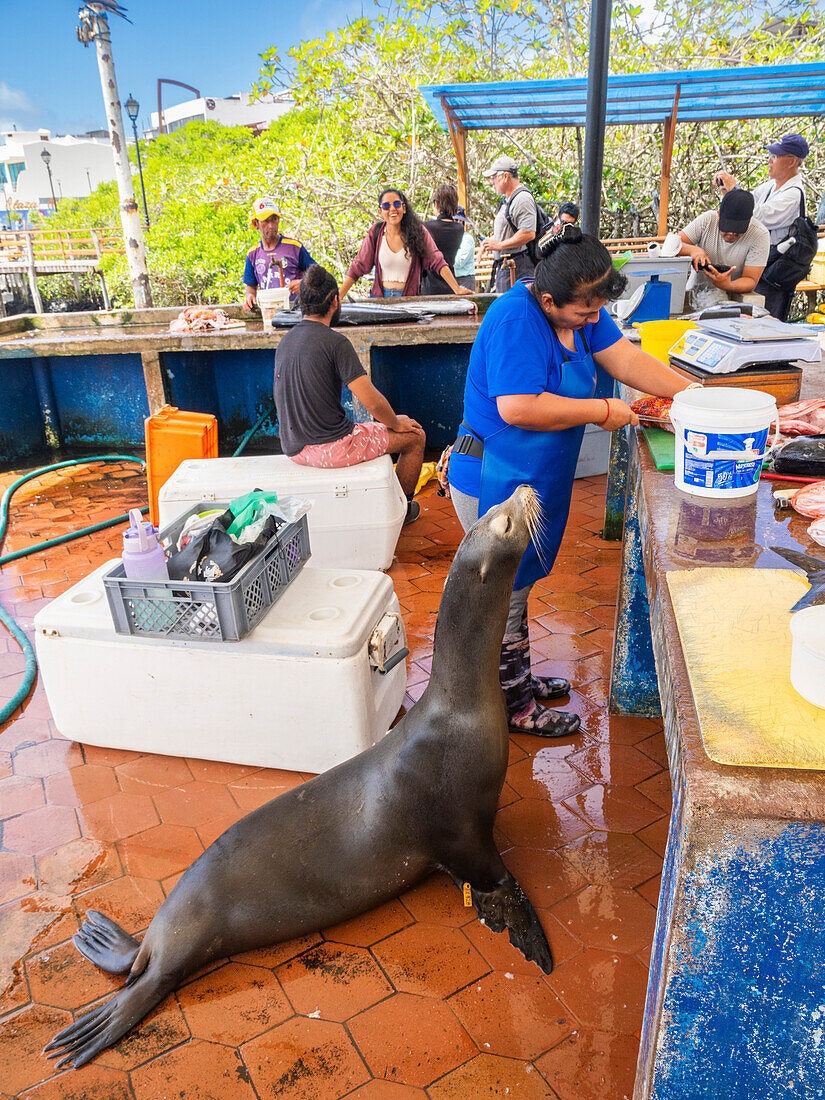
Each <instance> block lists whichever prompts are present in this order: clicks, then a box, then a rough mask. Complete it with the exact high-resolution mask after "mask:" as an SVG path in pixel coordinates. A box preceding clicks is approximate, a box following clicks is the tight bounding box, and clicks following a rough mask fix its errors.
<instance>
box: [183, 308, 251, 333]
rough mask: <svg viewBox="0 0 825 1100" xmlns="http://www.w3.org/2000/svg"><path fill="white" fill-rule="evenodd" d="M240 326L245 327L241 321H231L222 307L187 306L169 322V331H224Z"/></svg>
mask: <svg viewBox="0 0 825 1100" xmlns="http://www.w3.org/2000/svg"><path fill="white" fill-rule="evenodd" d="M240 328H246V325H245V324H244V322H243V321H233V320H232V319H231V318H230V317H227V315H226V314H225V313H224V311H223V310H222V309H213V308H212V307H211V306H187V307H186V309H182V310H181V311H180V313H179V314H178V315H177V317H176V318H175V319H174V321H170V322H169V331H170V332H190V333H191V332H225V331H226V330H227V329H240Z"/></svg>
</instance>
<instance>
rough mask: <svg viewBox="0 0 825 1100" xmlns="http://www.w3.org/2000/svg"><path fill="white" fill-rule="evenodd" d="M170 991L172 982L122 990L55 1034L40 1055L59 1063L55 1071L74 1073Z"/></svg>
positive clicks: (143, 983)
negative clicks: (66, 1068)
mask: <svg viewBox="0 0 825 1100" xmlns="http://www.w3.org/2000/svg"><path fill="white" fill-rule="evenodd" d="M172 988H174V982H173V983H172V984H171V985H170V984H169V983H168V982H164V983H163V985H161V984H160V983H159V982H157V981H155V982H152V981H148V980H145V981H143V982H140V983H138V984H136V985H133V986H130V987H127V986H124V987H123V988H122V989H120V990H118V992H117V993H116V994H115V995H114V997H112V998H111V1000H108V1001H106V1003H105V1004H102V1005H99V1006H98V1007H97V1008H95V1009H93V1010H92V1011H91V1012H88V1013H87V1014H86V1015H85V1016H81V1017H80V1019H79V1020H75V1022H74V1023H73V1024H69V1026H68V1027H65V1028H64V1029H63V1030H62V1031H60V1032H58V1034H57V1035H55V1037H54V1038H53V1039H52V1041H51V1042H50V1043H49V1045H48V1046H47V1047H46V1048H45V1049H44V1051H43V1053H44V1054H45V1055H46V1056H47V1057H48V1058H59V1059H60V1061H59V1062H58V1063H57V1066H56V1068H57V1069H61V1068H62V1067H63V1066H65V1065H68V1064H71V1065H72V1066H73V1067H74V1068H75V1069H79V1068H80V1067H81V1066H85V1065H86V1063H87V1062H90V1061H91V1060H92V1058H94V1057H95V1055H97V1054H99V1053H100V1052H101V1051H102V1050H105V1049H106V1048H107V1047H110V1046H112V1045H113V1044H114V1043H116V1042H117V1041H118V1039H121V1038H122V1037H123V1036H124V1035H125V1034H126V1032H127V1031H131V1029H132V1028H133V1027H134V1026H135V1024H137V1023H139V1022H140V1021H141V1020H142V1019H143V1017H144V1016H145V1015H146V1014H147V1013H148V1012H149V1011H150V1010H151V1009H153V1008H154V1007H155V1005H156V1004H159V1003H160V1001H162V1000H163V998H164V997H165V996H166V994H167V993H168V992H169V990H170V989H172Z"/></svg>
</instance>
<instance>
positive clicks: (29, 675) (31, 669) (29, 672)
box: [0, 455, 149, 726]
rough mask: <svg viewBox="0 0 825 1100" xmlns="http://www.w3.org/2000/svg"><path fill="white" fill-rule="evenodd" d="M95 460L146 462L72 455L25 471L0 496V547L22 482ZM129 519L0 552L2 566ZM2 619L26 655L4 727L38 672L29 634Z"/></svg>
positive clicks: (3, 615) (0, 710)
mask: <svg viewBox="0 0 825 1100" xmlns="http://www.w3.org/2000/svg"><path fill="white" fill-rule="evenodd" d="M92 462H136V463H138V464H139V465H140V466H145V465H146V463H145V462H144V460H143V459H142V458H135V456H134V455H94V456H93V457H91V458H72V459H69V460H68V461H66V462H56V463H55V464H54V465H52V466H41V467H40V468H39V469H38V470H32V471H31V473H28V474H25V475H24V476H23V477H20V478H18V479H17V481H14V482H12V484H11V485H10V486H9V487H8V489H6V491H5V492H4V493H3V496H2V498H0V547H2V545H3V539H4V538H5V536H6V527H7V526H8V522H9V501H10V500H11V498H12V496H13V494H14V493H15V492H16V491H17V490H18V489H19V488H20V486H21V485H25V483H26V482H27V481H32V480H33V479H34V478H36V477H42V475H43V474H48V473H51V472H52V470H63V469H65V468H66V467H67V466H86V465H88V464H89V463H92ZM148 511H149V509H148V508H141V512H148ZM128 518H129V514H128V512H127V513H125V514H124V515H122V516H116V517H115V518H114V519H107V520H104V521H103V522H102V523H95V524H92V526H91V527H84V528H82V529H81V530H80V531H70V532H69V534H67V535H60V536H59V537H57V538H54V539H47V540H46V541H45V542H38V543H35V544H34V546H27V547H26V548H25V549H23V550H16V551H14V553H11V554H3V555H0V568H2V566H4V565H5V564H6V563H7V562H10V561H17V559H18V558H25V557H28V555H29V554H36V553H37V552H38V551H39V550H48V549H49V547H51V546H60V544H61V543H64V542H70V541H71V540H72V539H79V538H82V536H83V535H92V534H94V532H95V531H102V530H103V529H104V528H106V527H114V526H115V524H117V523H124V522H125V521H126V520H128ZM0 622H2V623H3V625H4V626H5V627H6V629H7V630H8V631H9V632H10V633H11V634H12V636H13V637H14V639H15V641H16V642H17V644H18V645H19V646H20V648H21V649H22V651H23V655H24V656H25V658H26V668H25V671H24V673H23V682H22V683H21V684H20V687H19V688H18V689H17V691H16V692H15V694H14V696H13V697H12V698H11V699H10V700H9V701H8V702H7V703H5V704H4V705H3V706H2V707H0V726H1V725H2V724H3V723H4V722H5V721H6V720H7V719H9V718H10V717H11V716H12V714H14V712H15V711H16V710H17V708H18V707H19V706H20V705H21V704H22V703H23V702H25V700H26V698H27V696H28V694H29V692H30V691H31V689H32V686H33V684H34V678H35V674H36V672H37V660H36V658H35V655H34V649H33V648H32V644H31V642H30V641H29V639H28V638H27V637H26V634H25V633H24V632H23V630H22V629H21V627H20V626H19V624H18V623H16V622H15V621H14V619H13V618H12V617H11V615H9V613H8V612H7V611H5V610H4V609H3V608H2V607H0Z"/></svg>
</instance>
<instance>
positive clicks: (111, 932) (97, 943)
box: [72, 909, 140, 974]
mask: <svg viewBox="0 0 825 1100" xmlns="http://www.w3.org/2000/svg"><path fill="white" fill-rule="evenodd" d="M72 942H73V943H74V945H75V947H76V948H77V949H78V951H79V952H80V954H81V955H85V956H86V958H87V959H89V960H91V962H93V963H94V964H95V966H99V967H100V969H101V970H105V971H107V972H108V973H109V974H125V973H126V971H127V970H129V969H130V968H131V966H132V964H133V963H134V961H135V957H136V956H137V953H138V949H139V948H140V944H139V943H138V941H137V940H136V939H135V938H134V936H130V935H129V933H128V932H124V930H123V929H122V928H121V927H120V925H119V924H115V922H114V921H113V920H111V918H110V917H107V916H106V915H105V913H98V912H97V910H96V909H90V910H89V911H88V912H87V914H86V918H85V920H84V921H83V924H82V925H81V927H80V931H79V932H78V933H77V934H76V935H74V936H73V937H72Z"/></svg>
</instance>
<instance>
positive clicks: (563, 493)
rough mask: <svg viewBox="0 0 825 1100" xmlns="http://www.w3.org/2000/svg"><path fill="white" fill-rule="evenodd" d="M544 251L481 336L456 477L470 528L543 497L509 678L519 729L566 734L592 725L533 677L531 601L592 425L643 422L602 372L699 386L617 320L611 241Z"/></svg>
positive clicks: (557, 690)
mask: <svg viewBox="0 0 825 1100" xmlns="http://www.w3.org/2000/svg"><path fill="white" fill-rule="evenodd" d="M541 243H542V244H544V245H545V248H544V251H543V256H544V258H543V259H542V260H541V261H540V262H539V264H538V266H537V267H536V272H535V277H534V278H533V279H529V278H528V279H521V280H519V281H518V282H517V283H516V284H515V286H514V287H512V289H511V290H509V291H507V292H506V293H505V294H502V295H501V297H500V298H498V299H496V301H495V302H493V304H492V305H491V306H490V308H489V309H488V310H487V313H486V314H485V315H484V319H483V320H482V322H481V325H480V327H479V330H478V335H477V336H476V339H475V342H474V344H473V347H472V350H471V352H470V365H469V369H468V371H467V382H466V386H465V389H464V418H463V420H462V422H461V426H460V428H459V431H458V439H457V440H456V442H455V445H454V447H453V450H452V454H451V455H450V464H449V475H448V476H449V482H450V490H451V496H452V500H453V505H454V506H455V510H456V514H457V515H458V518H459V520H460V522H461V525H462V527H464V529H465V530H468V529H469V527H471V526H472V524H473V523H474V522H475V520H476V519H477V517H478V516H480V515H484V513H485V512H486V511H487V510H488V509H489V508H491V507H493V505H495V504H500V503H501V502H502V501H504V500H506V499H507V498H508V497H509V496H510V494H511V493H512V492H513V491H514V490H515V489H516V488H517V487H518V486H519V485H522V484H527V485H531V486H532V487H533V489H534V490H535V491H536V493H537V494H538V496H539V499H540V501H541V508H542V515H541V520H540V522H539V524H538V528H537V531H536V534H535V543H533V544H531V545H530V546H528V548H527V550H526V551H525V554H524V557H523V558H522V561H521V565H520V567H519V571H518V574H517V576H516V580H515V584H514V588H513V595H512V598H511V600H510V612H509V615H508V618H507V628H506V631H505V635H504V642H503V645H502V650H501V665H500V669H499V672H500V677H501V685H502V687H503V689H504V698H505V702H506V704H507V718H508V724H509V726H510V730H511V732H514V733H534V734H537V735H538V736H539V737H566V736H568V735H570V734H572V733H575V732H576V730H577V729H578V728H579V725H580V719H579V716H578V715H576V714H570V713H567V712H565V711H557V710H552V709H550V708H549V707H544V706H542V705H541V703H542V701H544V702H546V701H548V700H551V699H556V698H560V697H561V696H563V695H566V694H567V693H568V692H569V691H570V684H569V682H568V681H567V680H563V679H559V678H555V677H544V676H533V675H532V671H531V667H530V644H529V639H528V634H527V623H528V620H527V599H528V596H529V594H530V589H531V588H532V586H533V585H534V584H535V582H536V581H538V580H541V579H542V578H544V577H546V576H547V574H548V573H549V572H550V570H551V568H552V566H553V563H554V561H555V559H556V554H557V553H558V550H559V546H560V544H561V540H562V535H563V534H564V529H565V526H566V524H567V515H568V512H569V509H570V498H571V495H572V492H573V477H574V474H575V470H576V462H577V460H578V457H579V450H580V448H581V443H582V438H583V436H584V429H585V426H586V425H587V424H595V425H597V426H598V427H600V428H603V429H604V430H605V431H613V430H615V429H616V428H621V427H624V425H626V424H637V423H638V417H637V416H636V415H635V413H634V412H633V411H632V409H631V408H630V406H629V405H626V404H625V402H624V401H621V400H619V399H618V398H615V397H614V398H604V397H594V394H595V392H596V382H597V372H599V371H600V372H602V377H604V372H606V373H607V374H608V375H609V376H611V378H613V379H616V380H617V381H619V382H623V383H626V384H627V385H629V386H633V387H635V388H636V389H639V390H642V391H644V392H645V393H650V394H655V395H656V396H658V397H673V396H674V394H676V393H678V392H679V391H680V390H683V389H685V388H686V387H687V386H688V384H689V383H688V380H687V379H685V378H683V377H682V376H681V375H679V374H676V373H675V371H672V370H670V368H669V367H666V366H665V365H664V364H663V363H660V362H659V360H658V359H654V358H653V357H652V356H651V355H647V354H646V353H645V352H643V351H642V350H641V348H639V347H638V346H636V345H634V344H631V343H630V342H629V341H628V340H627V339H626V338H625V337H624V336H622V334H621V332H620V331H619V329H618V327H617V326H616V323H615V321H613V319H612V318H611V317H610V316H609V314H608V313H607V311H606V309H605V308H604V307H605V306H606V305H607V303H608V301H610V300H612V299H615V298H618V297H619V295H620V294H621V293H622V291H623V290H624V288H625V286H626V285H627V280H626V279H625V277H624V276H623V275H621V274H620V273H619V272H618V271H616V269H615V268H614V267H613V263H612V260H611V258H610V255H609V254H608V251H607V249H606V248H605V247H604V245H603V244H602V243H601V242H600V241H599V240H597V239H596V238H595V237H590V236H584V235H583V234H582V232H581V230H580V229H579V228H578V227H577V226H573V225H563V226H560V227H557V228H556V229H555V230H551V233H550V234H547V235H545V237H544V238H543V241H542V242H541ZM550 588H551V591H552V580H551V581H550Z"/></svg>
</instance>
